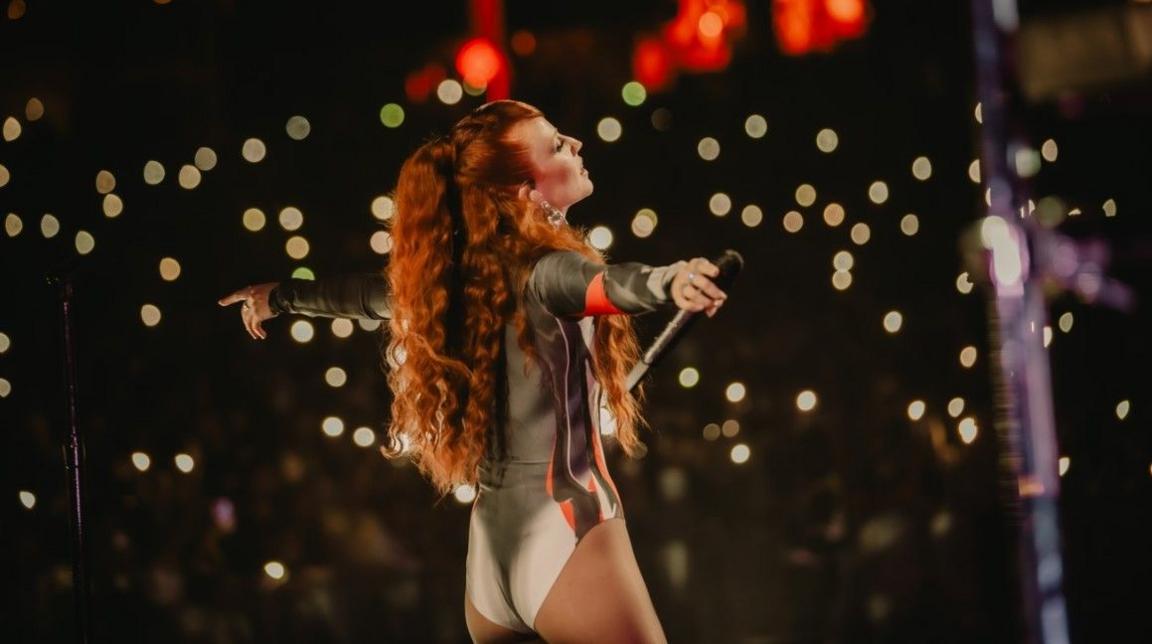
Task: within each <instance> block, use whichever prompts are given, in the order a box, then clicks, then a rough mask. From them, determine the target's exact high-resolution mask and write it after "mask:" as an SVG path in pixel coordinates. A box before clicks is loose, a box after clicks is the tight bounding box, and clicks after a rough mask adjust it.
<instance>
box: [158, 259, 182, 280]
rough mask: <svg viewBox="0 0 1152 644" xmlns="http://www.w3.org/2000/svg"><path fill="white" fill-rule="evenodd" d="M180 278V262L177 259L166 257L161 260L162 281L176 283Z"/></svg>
mask: <svg viewBox="0 0 1152 644" xmlns="http://www.w3.org/2000/svg"><path fill="white" fill-rule="evenodd" d="M178 277H180V262H178V261H176V259H175V258H172V257H165V258H164V259H161V260H160V279H162V280H164V281H165V282H174V281H176V279H177V278H178Z"/></svg>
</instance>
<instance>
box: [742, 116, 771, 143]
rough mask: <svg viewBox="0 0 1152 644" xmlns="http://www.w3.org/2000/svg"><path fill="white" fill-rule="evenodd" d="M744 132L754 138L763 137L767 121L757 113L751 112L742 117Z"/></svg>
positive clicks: (766, 128)
mask: <svg viewBox="0 0 1152 644" xmlns="http://www.w3.org/2000/svg"><path fill="white" fill-rule="evenodd" d="M744 133H745V134H747V135H748V136H750V137H752V138H754V139H759V138H763V137H764V135H765V134H767V133H768V121H767V120H765V119H764V117H763V116H760V115H759V114H752V115H750V116H749V117H748V118H746V119H744Z"/></svg>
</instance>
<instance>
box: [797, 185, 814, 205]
mask: <svg viewBox="0 0 1152 644" xmlns="http://www.w3.org/2000/svg"><path fill="white" fill-rule="evenodd" d="M795 196H796V203H798V204H800V205H801V206H804V207H805V208H807V207H808V206H811V205H812V204H814V203H816V188H814V187H812V185H811V184H807V183H802V184H800V186H799V187H798V188H796V195H795Z"/></svg>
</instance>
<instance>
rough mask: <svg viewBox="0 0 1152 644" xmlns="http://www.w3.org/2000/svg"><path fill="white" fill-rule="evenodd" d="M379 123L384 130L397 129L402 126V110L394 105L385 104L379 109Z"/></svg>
mask: <svg viewBox="0 0 1152 644" xmlns="http://www.w3.org/2000/svg"><path fill="white" fill-rule="evenodd" d="M380 122H381V123H383V124H384V127H386V128H398V127H400V126H401V125H403V124H404V108H403V107H400V106H399V105H397V104H396V103H387V104H385V105H384V107H381V108H380Z"/></svg>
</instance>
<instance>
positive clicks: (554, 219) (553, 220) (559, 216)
mask: <svg viewBox="0 0 1152 644" xmlns="http://www.w3.org/2000/svg"><path fill="white" fill-rule="evenodd" d="M539 203H540V207H541V208H543V209H544V210H547V211H548V223H550V224H552V227H553V228H559V227H560V226H561V225H562V224H564V222H565V221H566V220H565V218H564V213H562V212H560V209H559V208H556V207H554V206H553V205H552V204H550V203H548V202H547V201H545V200H544V199H541V200H540V202H539Z"/></svg>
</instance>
